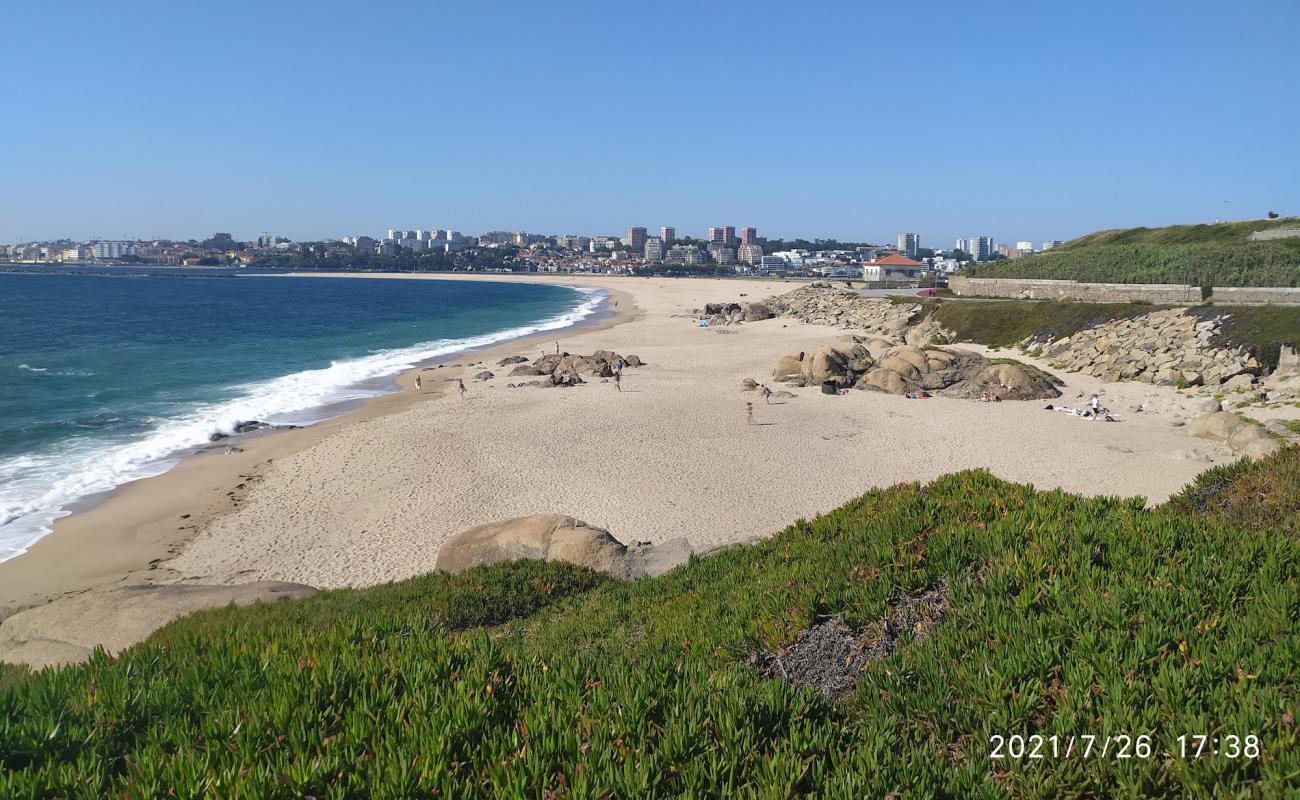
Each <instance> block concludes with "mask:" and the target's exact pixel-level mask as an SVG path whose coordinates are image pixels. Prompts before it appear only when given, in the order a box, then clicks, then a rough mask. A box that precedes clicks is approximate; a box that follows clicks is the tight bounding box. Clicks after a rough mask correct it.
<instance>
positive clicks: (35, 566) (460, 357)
mask: <svg viewBox="0 0 1300 800" xmlns="http://www.w3.org/2000/svg"><path fill="white" fill-rule="evenodd" d="M426 275H427V277H426ZM261 277H283V278H294V277H321V278H381V277H388V278H403V279H408V280H409V279H416V280H442V279H444V276H443V275H442V274H439V273H420V274H415V275H412V274H402V273H380V274H368V273H280V274H277V275H273V276H270V275H268V276H261ZM451 279H452V280H470V281H475V280H482V277H480V276H478V275H475V276H473V277H453V278H451ZM489 280H491V278H489ZM575 283H577V282H575ZM583 283H586V282H583ZM571 288H579V287H578V286H577V285H574V286H572V287H571ZM587 288H596V289H599V290H600V291H602V292H603V293H604V294H605V298H604V301H603V302H602V304H601V307H599V308H598V309H597V310H596V311H595V312H594V313H593V314H592V315H590V316H589V317H587V318H584V319H582V320H579V321H578V322H577V323H575V324H572V325H569V326H566V327H564V328H557V329H553V330H547V331H538V332H533V333H529V334H525V335H523V336H519V337H515V338H513V339H508V340H505V341H501V342H495V343H493V344H490V345H486V346H481V347H476V348H475V347H471V348H468V349H465V350H461V351H458V352H456V353H452V354H448V355H446V356H440V357H437V358H434V359H430V360H427V361H424V362H421V363H420V364H417V365H416V366H414V367H411V368H409V369H405V370H402V371H401V372H400V373H398V374H396V375H393V376H391V379H390V380H391V386H392V388H391V389H390V390H388V391H384V392H382V393H380V394H377V395H374V396H372V397H368V398H365V399H364V400H361V401H360V402H359V403H357V404H356V406H355V407H353V408H350V409H348V410H345V411H343V412H342V413H339V414H335V415H332V416H327V417H325V418H323V419H321V420H319V421H316V422H312V423H310V424H308V425H304V426H301V427H297V428H286V429H280V430H265V431H257V432H254V433H249V434H243V435H234V436H230V437H228V438H226V439H223V440H221V442H220V443H219V444H229V445H234V446H236V447H239V448H241V450H242V452H238V453H226V452H224V451H221V450H219V449H216V450H207V451H205V450H204V449H202V448H194V449H191V450H189V451H181V452H178V453H177V454H175V455H174V456H172V458H175V459H176V463H175V464H174V465H173V466H171V467H170V468H168V469H166V470H165V471H163V472H161V473H159V474H156V475H150V476H147V477H142V478H137V479H135V480H132V481H129V482H127V483H124V484H122V485H120V486H117V487H114V488H113V489H110V490H108V491H105V492H98V493H95V494H92V495H86V496H84V497H81V498H78V499H77V500H76V501H74V502H73V503H71V504H70V505H69V506H67V507H66V508H67V509H68V510H69V511H70V512H71V513H69V514H67V515H65V516H62V517H59V518H57V519H55V520H54V522H53V524H52V525H51V530H50V532H49V533H47V534H45V535H44V536H42V537H41V538H40V539H37V540H36V541H35V542H33V543H32V544H30V545H29V546H28V547H27V548H26V550H25V551H24V552H23V553H20V554H19V555H16V556H14V557H12V558H9V559H7V560H5V561H2V562H0V622H3V620H4V619H5V618H7V617H9V616H11V615H13V614H15V613H17V612H19V611H22V610H25V609H28V608H31V607H33V606H37V605H42V604H44V603H48V602H50V601H52V600H55V599H58V598H60V597H63V596H67V595H70V594H78V593H81V592H85V591H89V590H92V589H99V588H104V587H107V586H110V585H113V584H125V583H160V582H167V581H169V580H174V579H175V578H176V577H178V576H177V575H176V574H175V573H174V572H172V571H170V570H168V569H166V567H165V566H163V564H164V562H166V561H167V560H168V559H170V558H172V557H174V556H176V555H178V554H179V553H180V552H181V550H182V549H183V548H184V546H185V545H186V543H187V542H188V541H189V540H190V539H192V538H193V537H194V535H195V534H196V533H197V532H198V530H199V529H201V528H202V527H203V525H204V524H206V523H207V522H209V521H211V520H212V519H215V518H216V517H219V516H221V515H222V514H223V513H225V512H227V511H229V510H231V509H233V508H236V507H238V505H239V502H240V500H241V499H242V496H243V494H245V493H246V492H247V491H248V490H249V489H250V488H251V485H252V484H255V483H256V482H257V481H258V480H260V475H259V474H258V473H259V471H260V470H261V469H263V468H264V467H265V466H266V465H267V464H269V463H271V462H273V460H274V459H275V458H281V457H284V456H286V455H289V454H292V453H295V452H298V451H300V450H303V449H306V448H308V447H311V446H312V445H313V444H315V443H316V442H318V441H320V440H321V439H323V438H325V437H326V436H328V435H329V434H330V433H333V432H336V431H337V430H340V429H342V428H345V427H347V426H349V425H351V424H356V423H361V422H366V421H369V420H374V419H378V418H381V417H383V416H386V415H389V414H395V413H399V412H401V411H403V410H405V409H406V408H408V407H410V406H412V405H415V404H418V403H420V402H426V401H429V400H433V399H436V398H438V397H440V396H441V395H442V394H444V393H445V390H444V389H443V388H442V387H440V386H436V385H431V382H427V383H426V384H425V388H424V390H423V391H422V392H421V393H420V394H419V395H415V394H414V393H413V392H411V391H410V390H411V389H412V388H413V384H414V380H415V376H416V374H418V373H421V372H424V371H426V370H430V369H440V368H445V369H447V370H449V372H447V375H448V376H450V377H451V378H453V379H454V378H455V377H458V376H460V375H461V374H463V372H464V370H465V369H466V367H464V366H451V365H452V364H453V363H454V364H460V363H461V362H465V361H467V360H473V361H480V360H484V359H496V358H501V357H504V356H503V355H497V354H496V351H497V350H498V349H500V350H502V351H503V352H504V351H507V350H509V351H513V350H515V349H518V347H520V346H522V345H525V344H527V345H530V346H531V345H534V344H541V343H549V342H553V341H554V340H555V337H557V336H558V337H561V338H562V337H564V336H568V335H576V334H578V333H585V332H594V331H599V330H604V329H607V328H610V327H613V326H615V325H618V324H621V323H622V322H626V321H629V320H631V319H634V318H636V316H637V314H638V309H637V308H636V306H635V304H634V303H633V302H632V299H631V297H630V295H628V294H627V293H626V292H623V291H620V290H616V289H609V288H606V287H587ZM612 299H617V300H618V301H619V306H618V307H616V308H610V307H609V301H610V300H612ZM440 377H441V376H440ZM232 487H233V488H232ZM196 505H199V506H202V507H203V510H202V511H200V512H197V513H195V512H194V511H193V509H194V507H195V506H196Z"/></svg>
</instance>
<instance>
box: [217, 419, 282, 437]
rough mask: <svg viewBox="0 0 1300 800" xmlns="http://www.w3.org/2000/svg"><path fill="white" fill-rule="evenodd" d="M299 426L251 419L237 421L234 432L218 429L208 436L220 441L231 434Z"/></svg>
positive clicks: (279, 429)
mask: <svg viewBox="0 0 1300 800" xmlns="http://www.w3.org/2000/svg"><path fill="white" fill-rule="evenodd" d="M297 427H299V426H297V425H273V424H271V423H270V422H261V421H260V420H255V419H251V420H247V421H244V422H236V423H235V426H234V428H233V429H232V430H233V433H224V432H222V431H217V432H215V433H213V434H211V435H210V436H208V441H209V442H219V441H221V440H222V439H229V438H230V437H231V436H236V435H240V434H245V433H256V432H257V431H291V430H293V429H295V428H297Z"/></svg>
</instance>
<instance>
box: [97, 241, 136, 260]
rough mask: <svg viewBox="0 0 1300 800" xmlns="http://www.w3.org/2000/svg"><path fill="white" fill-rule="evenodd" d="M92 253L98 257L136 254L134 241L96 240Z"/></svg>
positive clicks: (105, 257)
mask: <svg viewBox="0 0 1300 800" xmlns="http://www.w3.org/2000/svg"><path fill="white" fill-rule="evenodd" d="M91 255H92V256H94V257H95V258H98V259H108V258H121V257H122V256H131V255H135V243H134V242H95V243H94V244H93V245H91Z"/></svg>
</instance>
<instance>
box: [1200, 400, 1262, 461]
mask: <svg viewBox="0 0 1300 800" xmlns="http://www.w3.org/2000/svg"><path fill="white" fill-rule="evenodd" d="M1187 432H1188V434H1190V435H1192V436H1195V437H1197V438H1198V439H1210V440H1212V441H1216V442H1222V443H1223V444H1226V445H1227V446H1228V448H1229V449H1231V450H1232V452H1233V453H1234V454H1235V455H1239V456H1248V457H1250V458H1262V457H1264V456H1266V455H1268V454H1269V453H1272V452H1273V451H1274V450H1277V449H1278V447H1279V446H1280V445H1279V444H1278V442H1277V440H1276V439H1275V438H1273V436H1272V435H1271V434H1269V432H1268V431H1267V430H1265V429H1264V428H1262V427H1260V426H1259V425H1254V424H1252V423H1249V422H1247V421H1245V420H1243V419H1241V418H1240V417H1238V416H1237V415H1236V414H1233V413H1232V412H1230V411H1213V412H1210V413H1209V414H1202V415H1200V416H1199V417H1196V418H1195V419H1193V420H1192V422H1191V424H1190V425H1188V426H1187Z"/></svg>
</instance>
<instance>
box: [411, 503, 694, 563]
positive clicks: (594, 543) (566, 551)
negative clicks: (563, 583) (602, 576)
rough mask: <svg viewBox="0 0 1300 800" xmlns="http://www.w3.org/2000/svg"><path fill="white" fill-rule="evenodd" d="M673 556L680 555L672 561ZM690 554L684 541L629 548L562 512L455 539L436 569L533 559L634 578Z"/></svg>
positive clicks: (681, 560) (497, 525)
mask: <svg viewBox="0 0 1300 800" xmlns="http://www.w3.org/2000/svg"><path fill="white" fill-rule="evenodd" d="M671 554H677V555H676V556H673V557H671V558H670V555H671ZM690 554H691V547H690V544H689V543H688V542H686V540H685V539H681V540H677V539H674V540H672V541H670V542H665V543H663V544H662V545H649V544H638V545H636V546H635V547H633V548H628V547H626V546H625V545H624V544H623V543H622V542H620V541H619V540H618V539H615V538H614V537H613V536H611V535H610V533H609V531H607V530H604V529H603V528H597V527H594V526H591V525H588V524H587V523H585V522H582V521H581V520H576V519H574V518H573V517H569V516H565V515H563V514H536V515H533V516H530V517H517V518H515V519H507V520H501V521H499V522H490V523H488V524H486V525H479V526H478V527H475V528H470V529H469V530H467V531H462V532H460V533H458V534H456V535H455V536H452V537H451V538H450V539H448V540H447V541H446V542H444V543H443V545H442V547H441V549H439V550H438V563H437V566H438V569H440V570H444V571H446V572H461V571H462V570H466V569H469V568H471V567H478V566H482V565H485V564H496V563H497V562H500V561H515V560H517V559H521V558H531V559H538V560H541V561H567V562H569V563H570V564H577V565H579V566H583V567H589V568H591V569H594V570H597V571H598V572H605V573H608V574H610V575H613V576H615V577H619V578H635V577H639V576H641V575H657V574H660V573H661V572H666V571H668V569H671V568H672V567H675V566H677V565H678V564H681V563H685V561H686V560H687V559H689V558H690ZM677 556H680V557H677ZM673 558H676V560H675V561H674V560H673ZM652 570H653V571H652Z"/></svg>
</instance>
